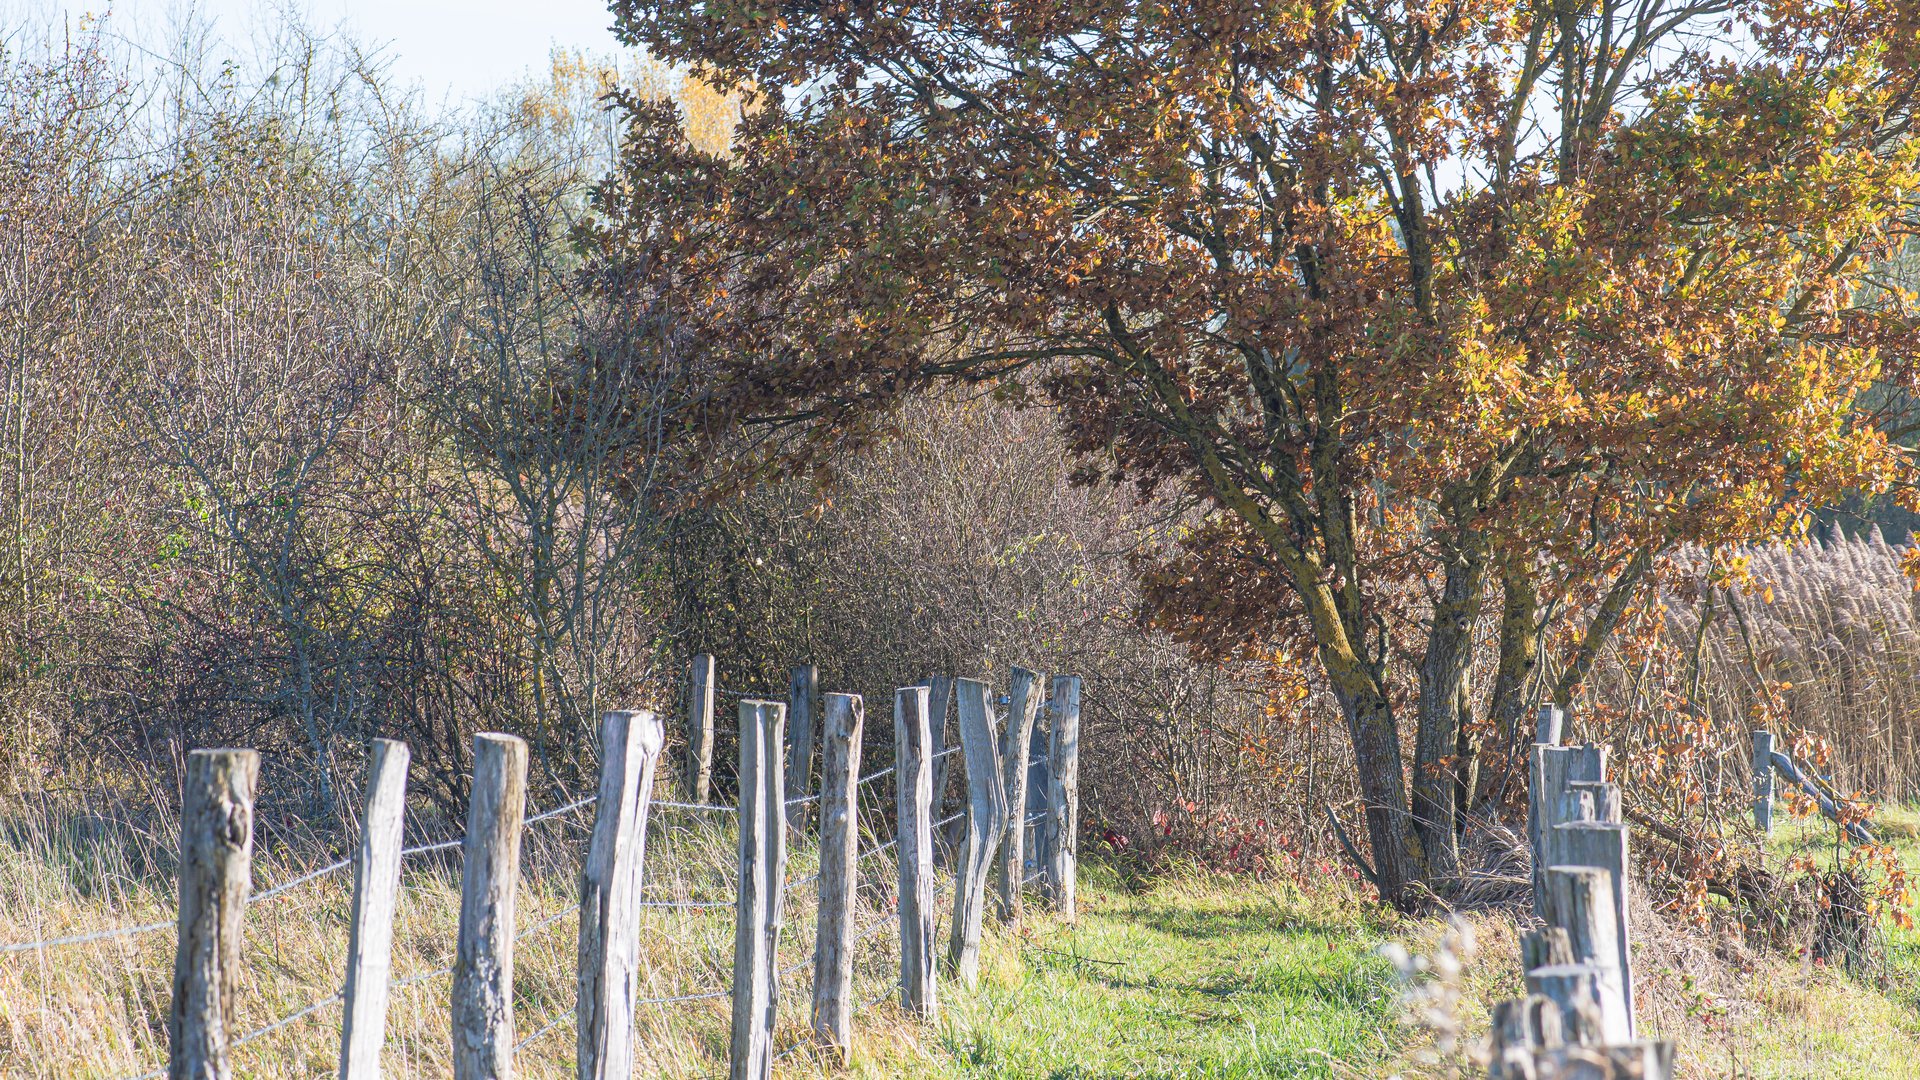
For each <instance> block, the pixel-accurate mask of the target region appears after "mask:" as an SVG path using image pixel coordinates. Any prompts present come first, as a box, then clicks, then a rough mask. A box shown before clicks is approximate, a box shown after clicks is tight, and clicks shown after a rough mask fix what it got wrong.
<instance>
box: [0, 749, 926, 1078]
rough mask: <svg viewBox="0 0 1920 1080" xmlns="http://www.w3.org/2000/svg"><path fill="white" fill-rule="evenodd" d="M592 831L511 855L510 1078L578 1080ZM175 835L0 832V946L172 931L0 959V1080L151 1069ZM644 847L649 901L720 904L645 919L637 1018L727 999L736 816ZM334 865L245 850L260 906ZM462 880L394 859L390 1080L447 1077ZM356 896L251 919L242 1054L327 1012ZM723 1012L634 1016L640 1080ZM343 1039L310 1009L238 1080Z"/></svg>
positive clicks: (118, 829) (676, 1069)
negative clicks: (581, 906) (282, 886)
mask: <svg viewBox="0 0 1920 1080" xmlns="http://www.w3.org/2000/svg"><path fill="white" fill-rule="evenodd" d="M874 786H876V787H877V786H878V785H874ZM882 796H884V798H883V797H882ZM890 800H891V792H890V791H885V792H881V793H876V794H874V795H870V796H867V797H865V799H864V812H863V815H862V817H863V832H864V834H865V835H864V836H863V838H862V842H861V847H862V850H869V849H871V848H873V847H875V846H877V845H878V844H879V843H882V842H884V837H882V836H881V833H882V832H883V830H885V829H886V825H885V821H884V816H883V815H882V814H881V813H880V811H881V810H882V805H881V804H882V803H883V802H887V801H890ZM592 813H593V811H592V808H591V807H587V808H583V809H581V810H577V811H574V812H571V813H569V814H566V815H562V816H559V817H556V818H553V819H550V820H547V821H543V822H540V823H537V824H534V825H530V826H529V827H528V831H527V835H526V844H525V851H524V858H523V866H522V876H521V881H520V887H519V900H518V910H517V918H516V921H517V925H518V927H519V937H518V939H517V941H516V944H515V978H514V988H515V1000H516V1005H515V1025H516V1030H515V1036H516V1038H517V1039H526V1038H528V1037H529V1036H535V1035H538V1036H539V1037H538V1038H536V1039H535V1040H534V1041H533V1042H531V1043H530V1044H529V1045H528V1046H527V1047H526V1048H525V1049H524V1050H522V1051H521V1052H520V1053H519V1054H517V1055H516V1062H517V1071H518V1073H519V1075H521V1076H524V1077H528V1078H533V1080H539V1078H547V1077H551V1078H554V1080H559V1078H561V1077H566V1076H571V1075H573V1060H574V1028H573V1023H572V1010H573V1006H574V1001H575V971H576V943H577V941H578V931H579V924H578V915H577V914H576V913H575V912H574V910H573V909H574V907H575V905H577V903H578V900H579V890H578V870H579V866H580V862H581V859H582V858H583V856H584V854H585V849H586V840H587V834H588V830H589V829H590V827H591V823H592ZM174 825H175V823H174V821H173V820H172V819H171V817H170V816H169V815H167V814H166V813H165V811H164V809H161V808H155V809H154V810H152V811H149V812H143V813H141V814H138V815H135V814H132V813H129V812H126V811H125V810H124V809H122V810H120V811H117V812H114V813H100V812H95V811H90V810H87V809H85V808H82V807H78V806H74V805H61V804H58V803H53V802H45V803H41V804H38V805H36V806H33V807H28V808H24V809H16V810H15V811H14V812H13V813H12V814H10V815H8V816H7V817H6V819H5V824H4V828H0V944H6V943H12V942H25V941H41V940H46V939H49V938H56V937H63V936H69V935H77V934H85V933H89V932H92V931H96V930H102V929H109V928H113V927H122V926H133V925H140V924H147V923H165V924H166V925H165V926H164V927H163V928H161V929H157V930H153V931H150V932H147V933H143V934H139V935H135V936H130V937H116V938H110V939H106V940H100V941H93V942H88V943H84V944H77V945H63V946H53V947H49V948H46V949H43V950H35V951H25V952H12V953H0V1076H6V1077H9V1078H13V1077H20V1078H29V1077H31V1078H41V1077H45V1078H49V1080H51V1078H55V1077H59V1078H73V1077H85V1078H100V1080H114V1078H131V1077H137V1076H143V1075H145V1074H147V1073H150V1072H152V1071H153V1070H155V1069H159V1068H162V1067H164V1065H165V1063H166V1056H167V1038H166V1018H167V1010H168V1002H169V997H170V994H171V979H172V971H173V947H174V930H173V927H172V923H171V920H172V918H173V913H174V911H175V896H174V892H173V889H174V886H173V868H174V856H173V847H174V844H175V842H176V841H175V836H174ZM421 831H423V832H424V830H421ZM649 833H650V835H649V839H648V849H647V875H646V877H647V899H648V900H649V901H720V902H721V906H719V907H713V908H701V909H673V908H658V907H656V908H649V909H647V910H646V911H645V912H644V913H643V917H642V922H641V942H642V952H643V958H642V969H641V976H640V986H639V997H640V998H641V999H643V1000H644V999H652V998H674V997H683V996H692V995H698V994H711V993H713V992H715V991H723V990H724V989H725V988H726V986H727V985H728V983H729V981H730V978H731V970H732V958H733V909H732V907H731V903H732V900H733V895H734V893H733V890H734V885H733V881H734V865H733V864H734V859H735V844H736V841H735V836H734V827H733V820H732V817H731V816H730V815H714V814H690V813H687V812H685V811H675V810H670V809H660V810H656V811H655V813H654V815H653V817H652V820H651V823H650V827H649ZM441 835H444V833H441V834H428V835H426V836H424V837H423V839H440V838H441ZM888 835H890V833H889V834H888ZM410 839H412V838H410ZM337 846H338V843H337V840H336V843H335V844H334V845H333V846H331V847H330V846H329V845H328V844H327V843H326V838H323V837H305V838H301V839H299V840H297V841H296V840H294V839H292V838H276V837H274V836H272V835H270V834H269V833H267V831H266V830H262V831H261V832H260V833H257V834H256V853H255V864H254V877H255V892H256V894H257V893H259V892H262V891H264V890H265V889H267V888H270V887H272V886H273V885H274V884H276V883H279V882H283V881H289V880H291V879H292V878H294V877H296V876H298V875H300V874H302V873H305V872H307V871H308V870H310V869H315V868H318V867H320V866H324V865H326V864H327V863H329V862H331V861H333V859H334V858H335V857H336V856H335V854H334V847H337ZM342 854H344V852H342ZM816 864H817V853H816V852H815V851H813V850H812V849H811V848H810V847H807V846H802V847H800V848H798V849H797V850H796V851H795V852H794V853H793V856H792V858H791V861H790V869H791V874H790V877H791V878H793V879H800V878H805V877H806V876H807V875H808V874H809V873H810V872H811V871H812V870H813V869H814V867H815V865H816ZM459 873H460V853H459V850H458V849H457V848H456V849H453V850H450V851H445V852H439V853H432V854H428V855H425V856H418V857H413V858H410V859H408V860H407V863H406V865H405V868H404V872H403V878H402V887H401V893H400V903H399V909H398V913H397V916H396V919H395V934H394V946H393V948H394V954H393V980H394V990H393V995H392V1003H391V1006H390V1011H389V1016H388V1021H387V1032H388V1035H387V1046H386V1053H385V1055H384V1067H385V1072H386V1075H388V1076H391V1077H395V1078H399V1080H405V1078H412V1077H421V1078H425V1077H444V1076H447V1075H449V1074H450V1072H451V1069H452V1063H451V1057H450V1036H449V1020H448V997H449V992H450V986H451V979H450V976H449V975H447V974H445V972H444V969H447V968H449V967H450V966H451V964H452V961H453V955H454V946H455V941H456V936H457V930H458V922H459V914H458V913H459V893H460V882H459ZM893 875H894V869H893V863H892V861H891V856H890V855H886V854H883V855H881V856H879V857H877V858H872V859H868V860H866V861H865V862H864V863H863V864H862V866H861V874H860V880H859V889H858V893H857V897H858V906H857V910H856V915H855V926H856V928H857V929H875V931H876V932H873V933H871V934H870V936H868V937H867V938H866V939H865V940H864V941H863V942H862V943H861V945H860V946H859V948H858V951H857V952H856V959H857V967H856V979H855V996H856V999H857V1000H858V1001H861V1002H868V1001H873V1000H874V999H875V998H876V997H880V996H883V995H885V994H886V993H887V988H888V987H889V986H890V985H891V983H892V981H893V980H894V978H895V977H896V975H897V970H898V969H897V963H898V961H897V956H898V953H897V944H896V942H897V936H896V935H895V934H893V933H892V932H891V930H892V928H891V926H889V925H887V924H888V923H889V922H890V920H891V912H892V911H893V906H894V901H893ZM352 889H353V882H352V874H351V871H339V872H335V873H333V874H330V875H327V876H325V877H322V878H319V879H317V880H314V881H312V882H309V883H306V884H303V885H300V886H298V887H297V888H294V889H291V890H289V891H288V892H286V893H283V894H280V895H278V896H274V897H271V898H269V899H264V900H260V901H258V902H256V903H253V904H251V905H250V906H249V907H248V910H247V913H246V928H247V939H246V947H245V959H246V969H245V974H244V977H243V981H242V985H241V989H240V995H239V1006H238V1008H239V1015H238V1018H237V1022H236V1023H235V1025H234V1027H235V1033H236V1034H242V1035H244V1034H246V1033H249V1032H253V1031H255V1030H257V1029H260V1028H263V1027H266V1026H267V1025H270V1024H272V1023H273V1022H274V1021H276V1020H279V1019H281V1018H283V1017H287V1016H289V1015H291V1014H294V1013H296V1012H298V1011H299V1010H301V1009H302V1008H305V1007H306V1006H308V1005H310V1004H312V1003H315V1002H319V1001H324V1000H325V999H327V998H328V997H329V996H331V995H333V994H335V993H337V992H338V991H339V989H340V984H341V981H342V978H343V975H344V972H345V963H346V955H347V942H348V913H349V911H350V905H351V899H352ZM948 897H949V899H950V892H949V894H948ZM815 903H816V899H815V893H814V891H813V890H812V889H811V888H806V887H800V888H795V889H792V890H791V891H790V892H789V895H788V900H787V905H788V908H787V910H788V918H787V926H786V932H785V934H784V935H783V938H782V945H781V950H780V962H781V964H782V966H783V967H786V968H791V969H794V970H791V971H790V972H789V973H788V974H787V976H786V977H785V978H784V979H783V980H782V990H781V992H782V995H783V1008H782V1014H783V1018H784V1019H783V1023H782V1027H781V1030H780V1031H779V1032H778V1033H777V1035H776V1038H777V1045H779V1046H783V1047H785V1046H799V1045H801V1044H802V1043H803V1037H804V1025H805V1016H806V1003H807V1001H808V999H809V997H810V994H811V984H810V969H811V956H812V950H813V936H814V934H813V921H814V905H815ZM876 928H877V929H876ZM729 1008H730V1005H729V1002H728V999H727V998H726V997H725V996H712V997H707V998H704V999H700V1000H693V1001H679V1002H673V1003H666V1004H657V1005H642V1006H641V1008H640V1010H639V1015H638V1017H637V1022H636V1024H637V1030H636V1038H637V1041H638V1045H639V1047H640V1052H639V1059H638V1064H639V1068H640V1070H641V1072H642V1073H643V1074H644V1075H649V1076H661V1077H701V1076H709V1075H713V1074H715V1073H724V1071H725V1062H726V1052H727V1028H728V1014H729ZM888 1015H890V1014H889V1013H888V1012H887V1011H886V1010H876V1009H867V1010H864V1011H863V1015H862V1016H861V1017H860V1019H859V1021H858V1022H859V1023H860V1024H861V1025H862V1026H867V1025H870V1024H871V1023H873V1022H874V1019H875V1017H881V1018H885V1017H887V1016H888ZM549 1024H551V1027H549ZM542 1032H544V1033H542ZM339 1033H340V1008H339V1006H338V1005H337V1004H333V1005H328V1006H324V1007H322V1008H320V1009H318V1010H316V1011H315V1012H313V1013H312V1014H311V1015H309V1016H306V1017H304V1018H302V1019H300V1020H297V1021H295V1022H293V1023H290V1024H288V1025H287V1026H285V1027H284V1028H280V1029H278V1030H274V1031H271V1032H269V1033H267V1034H265V1035H263V1036H260V1037H258V1038H257V1039H254V1040H253V1041H250V1042H248V1043H247V1044H246V1045H245V1046H243V1047H241V1048H239V1049H238V1050H237V1051H236V1053H235V1068H236V1075H238V1076H242V1077H294V1076H300V1077H305V1076H319V1075H330V1074H331V1073H332V1072H333V1071H334V1069H335V1068H336V1064H335V1063H336V1061H337V1055H338V1051H339ZM811 1067H812V1064H811V1059H810V1058H809V1056H808V1055H807V1054H805V1053H796V1054H793V1055H791V1056H790V1057H789V1059H788V1060H787V1061H785V1062H783V1068H784V1069H786V1070H787V1071H788V1073H789V1074H790V1075H797V1074H799V1072H800V1071H804V1070H809V1069H810V1068H811Z"/></svg>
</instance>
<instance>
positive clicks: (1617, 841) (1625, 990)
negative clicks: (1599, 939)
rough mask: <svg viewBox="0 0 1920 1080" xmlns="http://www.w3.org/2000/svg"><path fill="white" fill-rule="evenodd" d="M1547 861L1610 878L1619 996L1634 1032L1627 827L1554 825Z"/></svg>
mask: <svg viewBox="0 0 1920 1080" xmlns="http://www.w3.org/2000/svg"><path fill="white" fill-rule="evenodd" d="M1547 859H1548V865H1549V866H1585V867H1594V868H1597V869H1600V870H1604V871H1606V872H1607V874H1608V875H1609V876H1610V881H1609V884H1610V886H1611V890H1612V896H1613V921H1614V928H1615V935H1616V938H1617V942H1616V948H1617V950H1618V952H1619V965H1618V966H1619V969H1620V990H1621V996H1622V997H1623V998H1625V1000H1626V1009H1627V1024H1628V1026H1629V1030H1630V1031H1637V1030H1638V1025H1637V1023H1636V1021H1635V1020H1634V992H1633V949H1632V942H1633V926H1632V921H1631V920H1630V919H1629V918H1628V917H1627V871H1628V852H1627V827H1626V826H1625V825H1613V824H1606V823H1603V822H1596V821H1574V822H1568V823H1566V824H1564V825H1556V826H1554V828H1553V832H1552V835H1551V836H1550V837H1549V839H1548V843H1547Z"/></svg>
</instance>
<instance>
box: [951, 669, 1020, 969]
mask: <svg viewBox="0 0 1920 1080" xmlns="http://www.w3.org/2000/svg"><path fill="white" fill-rule="evenodd" d="M989 700H990V699H989V697H988V694H987V684H986V683H983V682H980V681H979V680H977V679H958V680H955V682H954V708H955V713H956V715H957V716H958V718H959V721H960V745H961V747H962V750H961V754H962V756H964V757H965V758H966V759H967V840H966V845H965V847H963V848H962V849H961V852H960V858H959V860H958V862H957V863H956V865H955V867H954V900H953V939H952V941H951V943H950V944H949V945H948V948H947V970H948V972H949V973H950V974H951V975H953V976H954V977H956V978H958V979H959V980H960V982H961V983H963V984H964V985H966V986H967V987H969V988H971V987H973V986H974V985H975V984H976V983H977V982H979V980H980V924H981V922H982V920H983V919H984V918H985V916H986V907H987V876H988V873H989V871H990V870H991V868H992V866H993V864H994V852H995V850H996V849H997V848H998V847H999V846H1000V838H1001V836H1002V835H1003V834H1004V833H1005V832H1006V825H1007V793H1006V785H1005V784H1004V783H1003V781H1002V780H1001V771H1000V764H1001V762H1000V752H999V748H998V746H997V745H996V739H995V732H994V723H993V709H992V706H991V705H989V704H988V702H989Z"/></svg>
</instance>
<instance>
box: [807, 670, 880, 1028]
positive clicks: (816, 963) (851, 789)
mask: <svg viewBox="0 0 1920 1080" xmlns="http://www.w3.org/2000/svg"><path fill="white" fill-rule="evenodd" d="M825 704H826V709H825V711H824V713H823V715H822V717H821V719H822V720H823V721H824V723H823V724H822V725H821V728H820V734H821V747H820V750H821V753H820V908H819V916H818V918H817V919H816V920H815V921H814V927H815V930H814V941H813V1033H814V1036H815V1037H816V1038H817V1039H818V1040H819V1042H820V1045H821V1046H823V1047H825V1048H827V1049H828V1051H829V1052H830V1053H832V1054H834V1055H835V1056H836V1057H837V1058H838V1060H839V1062H840V1064H842V1065H845V1064H846V1062H847V1055H848V1052H849V1051H851V1050H852V1049H853V909H854V886H855V885H856V884H858V883H859V880H860V875H859V872H858V871H859V868H858V867H856V866H855V865H854V860H855V857H856V855H857V852H858V845H859V842H860V830H859V828H858V824H859V812H858V809H857V807H858V797H859V794H860V793H859V790H858V789H859V779H858V778H859V776H860V736H861V733H862V730H863V729H864V728H865V726H866V719H867V714H866V706H865V704H864V703H863V702H862V701H861V700H860V697H859V695H857V694H828V695H827V698H826V703H825Z"/></svg>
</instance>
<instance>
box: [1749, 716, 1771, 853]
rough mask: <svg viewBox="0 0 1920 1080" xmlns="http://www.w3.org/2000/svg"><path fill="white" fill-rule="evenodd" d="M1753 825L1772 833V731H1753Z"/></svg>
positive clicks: (1765, 833)
mask: <svg viewBox="0 0 1920 1080" xmlns="http://www.w3.org/2000/svg"><path fill="white" fill-rule="evenodd" d="M1753 825H1754V827H1755V828H1757V829H1759V830H1760V834H1761V835H1762V836H1772V835H1773V732H1771V731H1755V732H1754V733H1753Z"/></svg>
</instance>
